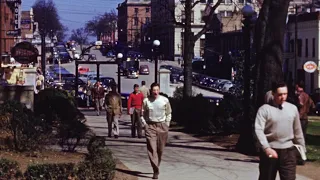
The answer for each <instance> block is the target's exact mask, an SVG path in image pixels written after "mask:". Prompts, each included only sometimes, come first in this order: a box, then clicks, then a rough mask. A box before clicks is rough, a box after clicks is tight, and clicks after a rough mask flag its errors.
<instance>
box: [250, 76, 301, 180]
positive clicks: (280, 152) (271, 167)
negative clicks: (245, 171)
mask: <svg viewBox="0 0 320 180" xmlns="http://www.w3.org/2000/svg"><path fill="white" fill-rule="evenodd" d="M272 93H273V103H272V104H264V105H263V106H261V107H260V108H259V110H258V112H257V116H256V120H255V133H256V135H257V138H258V142H259V143H260V145H261V149H262V150H261V152H260V164H259V171H260V176H259V180H275V178H276V175H277V171H279V174H280V179H283V180H294V179H295V178H296V149H295V147H294V144H298V145H301V146H302V147H304V150H305V140H304V137H303V133H302V129H301V125H300V119H299V112H298V109H297V107H296V106H295V105H293V104H291V103H289V102H286V100H287V96H288V88H287V85H286V84H285V83H283V82H280V83H274V84H273V87H272Z"/></svg>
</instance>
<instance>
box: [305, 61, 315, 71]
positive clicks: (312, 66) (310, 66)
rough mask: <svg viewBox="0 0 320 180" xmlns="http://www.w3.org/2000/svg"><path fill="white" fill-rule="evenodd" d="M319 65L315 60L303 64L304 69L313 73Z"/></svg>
mask: <svg viewBox="0 0 320 180" xmlns="http://www.w3.org/2000/svg"><path fill="white" fill-rule="evenodd" d="M317 68H318V66H317V64H316V63H315V62H313V61H307V62H306V63H304V65H303V69H304V70H305V71H306V72H308V73H313V72H315V71H316V70H317Z"/></svg>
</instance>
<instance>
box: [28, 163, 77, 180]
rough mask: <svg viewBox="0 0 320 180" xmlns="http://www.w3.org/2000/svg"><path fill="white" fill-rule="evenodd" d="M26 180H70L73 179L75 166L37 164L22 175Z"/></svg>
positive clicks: (69, 164) (70, 164) (67, 164)
mask: <svg viewBox="0 0 320 180" xmlns="http://www.w3.org/2000/svg"><path fill="white" fill-rule="evenodd" d="M24 176H25V178H26V179H27V180H34V179H37V180H50V179H71V178H72V177H75V164H73V163H66V164H39V165H32V166H29V167H28V169H27V171H26V172H25V173H24Z"/></svg>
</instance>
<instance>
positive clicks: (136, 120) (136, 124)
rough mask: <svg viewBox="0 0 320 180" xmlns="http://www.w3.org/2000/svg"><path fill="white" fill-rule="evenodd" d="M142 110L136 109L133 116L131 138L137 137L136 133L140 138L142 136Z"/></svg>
mask: <svg viewBox="0 0 320 180" xmlns="http://www.w3.org/2000/svg"><path fill="white" fill-rule="evenodd" d="M140 116H141V109H134V111H133V114H131V136H132V137H136V131H137V133H138V137H141V136H142V123H141V118H140Z"/></svg>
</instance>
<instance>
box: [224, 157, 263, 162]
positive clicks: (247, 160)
mask: <svg viewBox="0 0 320 180" xmlns="http://www.w3.org/2000/svg"><path fill="white" fill-rule="evenodd" d="M224 160H227V161H237V162H249V163H259V162H260V160H258V159H232V158H225V159H224Z"/></svg>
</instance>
